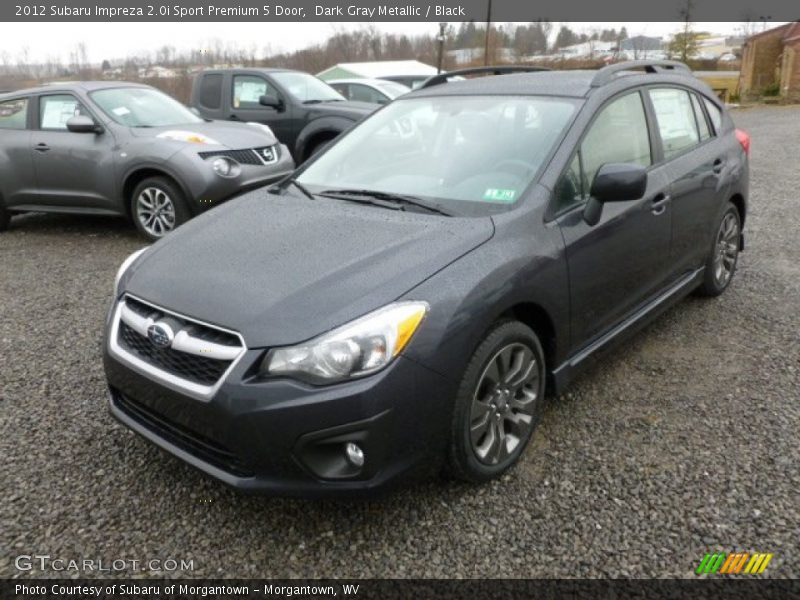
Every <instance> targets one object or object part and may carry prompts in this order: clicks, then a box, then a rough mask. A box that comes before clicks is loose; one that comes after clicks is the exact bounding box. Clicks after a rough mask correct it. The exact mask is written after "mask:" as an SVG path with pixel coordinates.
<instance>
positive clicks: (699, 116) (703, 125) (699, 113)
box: [692, 94, 711, 140]
mask: <svg viewBox="0 0 800 600" xmlns="http://www.w3.org/2000/svg"><path fill="white" fill-rule="evenodd" d="M692 108H694V118H695V120H696V121H697V128H698V130H699V131H700V139H701V140H707V139H708V138H710V137H711V132H710V131H709V130H708V121H706V115H705V113H704V112H703V107H702V106H700V101H699V100H698V99H697V96H695V95H694V94H692Z"/></svg>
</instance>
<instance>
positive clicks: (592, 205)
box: [583, 163, 647, 226]
mask: <svg viewBox="0 0 800 600" xmlns="http://www.w3.org/2000/svg"><path fill="white" fill-rule="evenodd" d="M646 190H647V171H646V170H645V168H644V167H642V166H640V165H634V164H628V163H608V164H605V165H603V166H602V167H600V169H598V171H597V175H595V177H594V181H593V182H592V188H591V190H590V191H589V201H588V202H587V203H586V208H584V210H583V219H584V221H586V223H587V224H589V225H592V226H594V225H597V224H598V223H599V222H600V216H601V215H602V213H603V204H605V203H606V202H624V201H626V200H638V199H639V198H641V197H642V196H644V193H645V191H646Z"/></svg>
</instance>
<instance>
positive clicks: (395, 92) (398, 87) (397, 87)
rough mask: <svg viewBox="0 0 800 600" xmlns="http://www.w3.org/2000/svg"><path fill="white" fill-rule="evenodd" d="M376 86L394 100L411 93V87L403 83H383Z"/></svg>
mask: <svg viewBox="0 0 800 600" xmlns="http://www.w3.org/2000/svg"><path fill="white" fill-rule="evenodd" d="M375 85H376V86H377V87H378V88H380V90H381V91H382V92H383V93H384V94H386V95H387V96H389V98H392V99H395V98H397V97H398V96H402V95H403V94H407V93H408V92H410V91H411V88H410V87H408V86H405V85H403V84H402V83H395V82H394V81H381V82H380V83H376V84H375Z"/></svg>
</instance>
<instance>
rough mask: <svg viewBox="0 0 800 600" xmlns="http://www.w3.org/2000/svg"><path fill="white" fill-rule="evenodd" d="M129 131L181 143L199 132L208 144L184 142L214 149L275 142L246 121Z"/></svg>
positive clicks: (246, 146)
mask: <svg viewBox="0 0 800 600" xmlns="http://www.w3.org/2000/svg"><path fill="white" fill-rule="evenodd" d="M131 131H132V132H133V134H134V135H135V136H137V137H151V138H162V139H168V140H172V141H176V142H180V141H181V138H184V137H188V136H191V135H202V136H205V137H207V138H210V143H207V144H198V143H195V142H185V143H186V144H187V145H188V144H191V145H192V146H196V147H197V148H198V149H200V150H205V149H206V148H207V149H208V150H215V149H218V148H220V147H224V148H230V149H241V148H259V147H262V146H272V145H274V144H277V143H278V140H277V139H276V138H275V136H274V135H271V134H270V133H267V131H266V130H265V129H264V128H262V127H259V126H256V125H249V124H247V123H230V122H228V121H209V122H203V123H190V124H186V125H172V126H168V127H137V128H132V129H131Z"/></svg>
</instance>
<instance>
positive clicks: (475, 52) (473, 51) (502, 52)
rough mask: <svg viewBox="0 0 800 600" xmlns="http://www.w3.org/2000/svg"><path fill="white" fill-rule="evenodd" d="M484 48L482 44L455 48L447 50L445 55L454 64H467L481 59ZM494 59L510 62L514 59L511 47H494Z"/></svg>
mask: <svg viewBox="0 0 800 600" xmlns="http://www.w3.org/2000/svg"><path fill="white" fill-rule="evenodd" d="M484 52H485V49H484V47H483V46H481V47H479V48H457V49H456V50H448V51H447V57H448V58H449V59H450V60H451V61H452V63H453V64H455V65H467V64H470V63H474V62H477V61H482V60H483V55H484ZM492 52H493V54H494V58H493V59H492V60H493V62H494V61H498V60H499V61H502V62H511V61H513V60H514V49H513V48H494V49H493V50H492Z"/></svg>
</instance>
